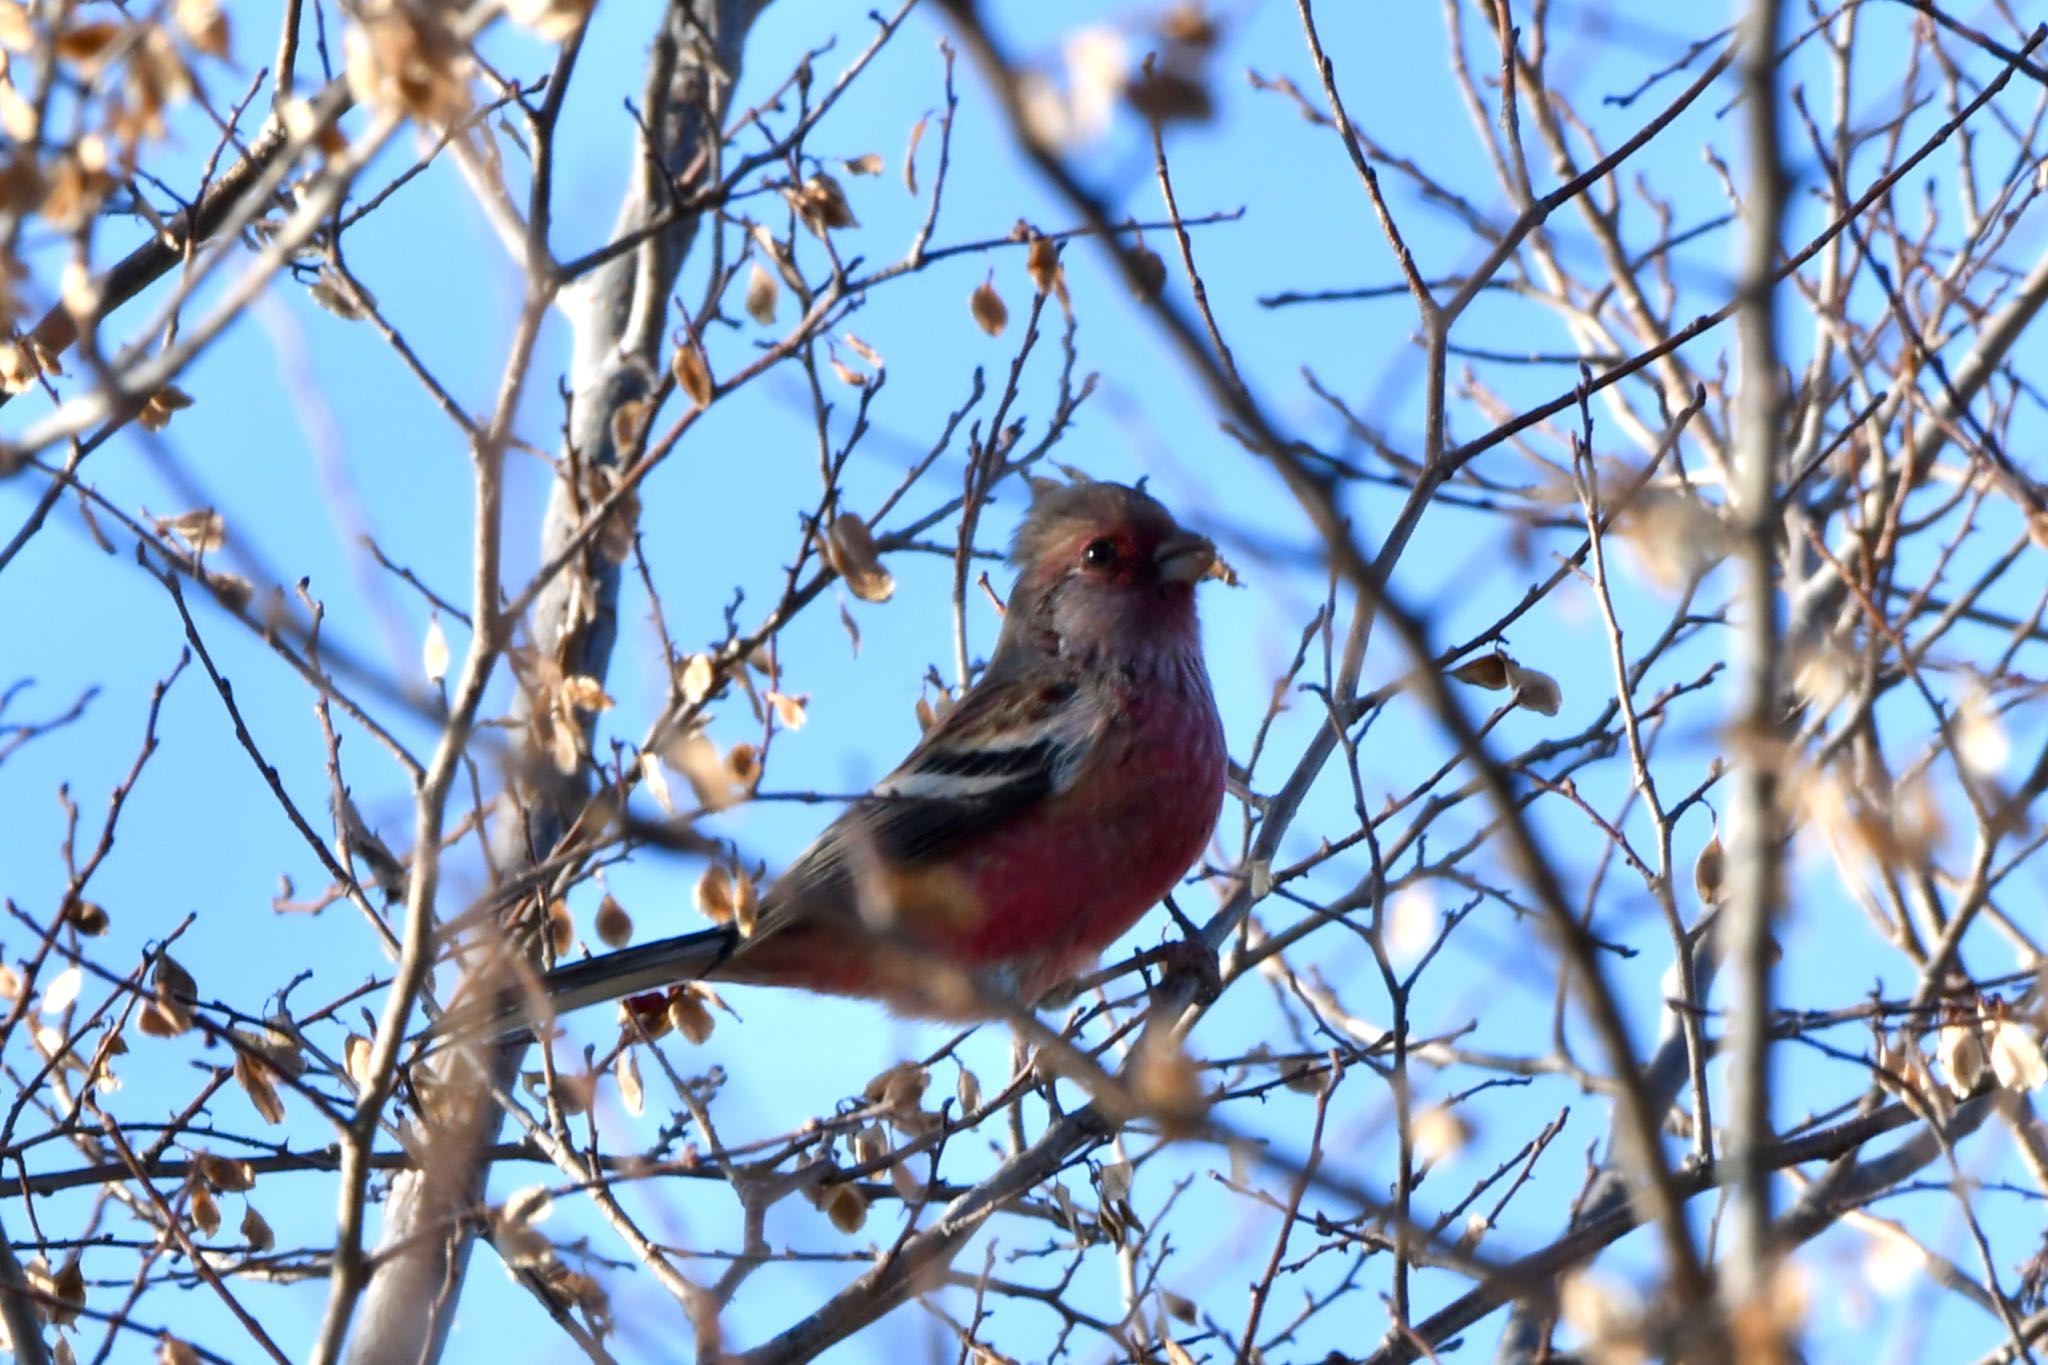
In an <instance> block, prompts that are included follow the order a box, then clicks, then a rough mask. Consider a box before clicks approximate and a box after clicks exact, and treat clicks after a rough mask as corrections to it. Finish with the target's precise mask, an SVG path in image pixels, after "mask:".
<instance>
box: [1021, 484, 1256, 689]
mask: <svg viewBox="0 0 2048 1365" xmlns="http://www.w3.org/2000/svg"><path fill="white" fill-rule="evenodd" d="M1010 559H1011V562H1012V563H1014V564H1015V565H1016V566H1017V569H1018V576H1017V587H1016V590H1015V591H1014V592H1012V593H1011V594H1010V603H1009V614H1008V616H1007V617H1006V619H1005V621H1004V626H1003V635H1004V640H1005V642H1007V641H1009V640H1010V639H1011V638H1013V636H1014V637H1017V638H1021V639H1026V640H1028V641H1029V642H1030V643H1031V644H1033V645H1034V646H1037V647H1039V648H1050V649H1051V650H1053V651H1054V652H1058V653H1072V652H1075V651H1077V650H1085V651H1091V652H1108V653H1111V654H1118V655H1121V654H1126V653H1131V652H1134V651H1139V650H1143V649H1145V648H1148V647H1180V646H1185V645H1193V644H1194V643H1195V642H1196V641H1197V640H1198V638H1199V634H1198V628H1197V624H1196V620H1195V585H1196V584H1197V583H1199V582H1200V581H1201V580H1202V579H1203V578H1205V577H1207V576H1208V574H1209V572H1210V569H1211V568H1212V567H1213V566H1214V565H1215V563H1216V547H1215V546H1214V545H1213V544H1211V543H1210V542H1209V540H1208V538H1207V537H1205V536H1199V535H1196V534H1194V533H1193V532H1191V531H1184V530H1182V529H1181V527H1180V526H1179V524H1178V523H1176V522H1175V521H1174V519H1173V514H1172V513H1170V512H1168V511H1167V510H1166V509H1165V508H1164V507H1162V506H1161V505H1160V504H1159V502H1158V500H1157V499H1155V498H1153V497H1152V496H1151V495H1150V494H1149V493H1146V492H1145V491H1144V490H1143V489H1138V488H1129V487H1126V486H1125V485H1123V484H1117V483H1076V484H1050V483H1048V484H1042V485H1040V486H1039V487H1038V489H1037V496H1036V497H1035V498H1034V499H1033V501H1032V504H1031V511H1030V513H1029V514H1028V515H1026V516H1025V518H1024V523H1023V525H1022V526H1020V527H1019V528H1018V529H1017V539H1016V541H1015V543H1014V544H1013V545H1012V546H1011V549H1010ZM1020 632H1021V634H1020Z"/></svg>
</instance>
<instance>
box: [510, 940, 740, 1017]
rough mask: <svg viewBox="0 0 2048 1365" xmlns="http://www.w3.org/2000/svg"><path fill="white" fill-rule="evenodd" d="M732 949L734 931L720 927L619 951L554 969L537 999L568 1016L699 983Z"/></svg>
mask: <svg viewBox="0 0 2048 1365" xmlns="http://www.w3.org/2000/svg"><path fill="white" fill-rule="evenodd" d="M738 946H739V933H738V931H737V930H735V929H734V928H733V927H732V926H731V925H725V926H722V927H720V928H716V929H702V930H699V931H698V932H696V933H694V934H678V935H676V936H675V937H674V938H664V939H657V940H656V941H655V942H653V943H642V944H640V945H639V946H638V947H633V948H620V949H618V950H617V951H616V952H610V953H606V954H604V955H603V956H601V957H591V958H585V959H584V960H583V961H581V962H572V963H570V964H569V965H568V966H566V967H557V968H555V969H554V970H553V971H551V972H549V973H548V974H547V975H545V976H543V977H542V978H541V979H540V989H541V994H542V995H543V996H545V997H546V999H547V1002H548V1007H549V1008H550V1009H552V1010H553V1011H554V1012H555V1013H556V1014H568V1013H570V1012H571V1011H573V1010H580V1009H583V1008H584V1007H586V1006H589V1005H602V1004H603V1003H604V1002H605V1001H607V1000H617V999H619V998H620V997H621V996H627V995H638V994H640V993H641V992H642V991H654V990H660V989H661V988H662V987H664V986H673V985H675V984H676V983H677V982H680V981H696V980H699V979H701V978H702V977H705V976H708V975H709V974H710V973H712V972H713V971H716V970H717V969H718V967H719V966H720V965H721V964H722V963H723V962H724V961H725V960H726V959H727V958H728V957H731V956H732V952H733V949H734V948H736V947H738Z"/></svg>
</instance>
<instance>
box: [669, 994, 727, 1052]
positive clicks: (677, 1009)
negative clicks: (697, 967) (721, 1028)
mask: <svg viewBox="0 0 2048 1365" xmlns="http://www.w3.org/2000/svg"><path fill="white" fill-rule="evenodd" d="M668 1022H669V1025H670V1027H672V1028H674V1029H675V1031H676V1032H677V1033H680V1034H682V1035H683V1037H684V1038H686V1039H688V1040H689V1041H690V1043H691V1044H692V1045H693V1046H698V1047H701V1046H703V1044H704V1043H705V1042H706V1041H707V1040H708V1039H709V1038H710V1037H711V1031H712V1030H713V1029H714V1028H715V1027H717V1022H718V1021H717V1020H716V1019H715V1018H713V1016H712V1013H711V1009H710V1007H709V1006H708V1005H706V1004H705V1003H704V997H703V996H702V995H701V994H700V993H699V992H698V990H697V988H696V986H695V985H694V984H692V983H685V984H684V985H681V986H678V987H677V988H676V989H675V990H674V991H673V992H671V993H670V995H669V998H668Z"/></svg>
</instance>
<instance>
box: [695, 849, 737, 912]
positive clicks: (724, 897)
mask: <svg viewBox="0 0 2048 1365" xmlns="http://www.w3.org/2000/svg"><path fill="white" fill-rule="evenodd" d="M696 901H697V913H698V914H700V915H702V916H703V917H704V918H705V919H708V920H710V921H711V922H712V923H713V924H730V923H732V917H733V891H732V873H730V872H728V871H726V870H725V868H724V867H722V866H720V865H719V864H717V863H713V864H711V865H710V866H709V867H707V868H705V869H704V875H703V876H701V877H699V878H697V890H696Z"/></svg>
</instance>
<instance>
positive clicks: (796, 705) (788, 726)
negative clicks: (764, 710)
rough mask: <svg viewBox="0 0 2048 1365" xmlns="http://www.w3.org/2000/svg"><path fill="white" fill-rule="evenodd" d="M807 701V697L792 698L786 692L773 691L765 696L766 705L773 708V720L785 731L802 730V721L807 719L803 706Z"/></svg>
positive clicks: (808, 698)
mask: <svg viewBox="0 0 2048 1365" xmlns="http://www.w3.org/2000/svg"><path fill="white" fill-rule="evenodd" d="M808 701H810V697H809V695H805V696H801V697H792V696H790V695H789V694H788V693H786V692H774V691H771V692H769V693H768V694H767V702H768V704H769V705H770V706H772V707H774V708H775V719H776V720H777V721H779V722H780V723H781V725H782V728H783V729H785V730H801V729H803V728H804V721H805V720H806V719H808V717H807V716H806V715H805V713H804V705H805V703H806V702H808Z"/></svg>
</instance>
